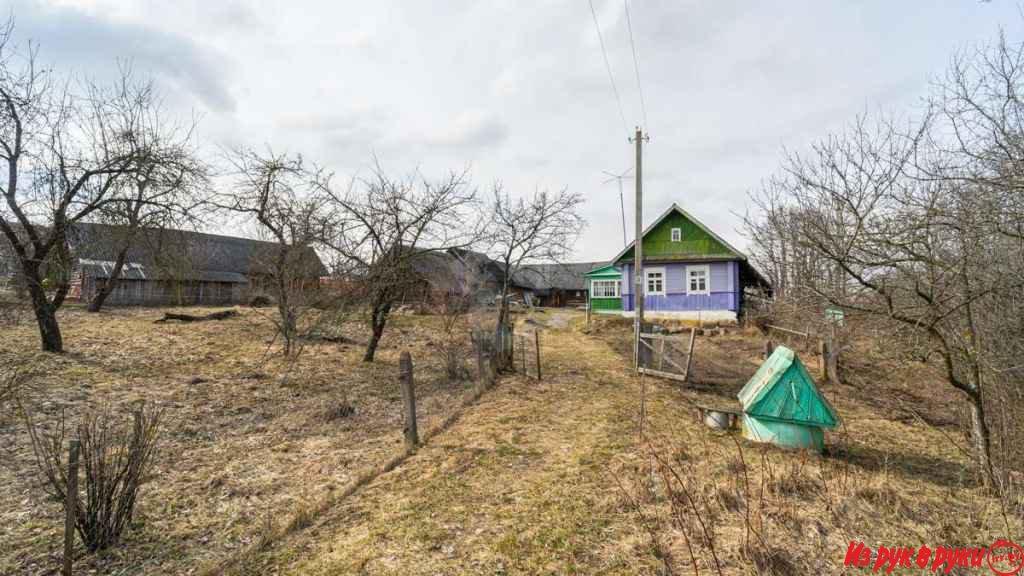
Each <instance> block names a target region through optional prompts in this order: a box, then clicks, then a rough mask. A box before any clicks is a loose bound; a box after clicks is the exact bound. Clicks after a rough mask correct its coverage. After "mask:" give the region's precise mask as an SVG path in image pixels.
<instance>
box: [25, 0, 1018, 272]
mask: <svg viewBox="0 0 1024 576" xmlns="http://www.w3.org/2000/svg"><path fill="white" fill-rule="evenodd" d="M12 6H13V7H12V10H13V13H14V15H15V18H16V26H17V36H18V37H19V38H20V39H21V40H26V39H31V40H33V41H37V42H38V43H39V44H40V45H41V57H42V59H43V60H44V61H46V62H49V63H51V64H53V65H55V66H56V67H58V68H59V69H61V70H63V71H71V72H75V73H79V74H87V75H91V76H98V77H103V76H106V75H109V74H110V73H111V71H112V70H114V69H116V68H115V67H116V62H117V59H118V58H129V59H131V60H132V61H133V62H134V67H135V69H136V71H138V72H142V73H146V74H149V75H152V76H153V77H154V78H156V80H157V81H158V83H159V84H160V85H161V87H162V88H163V89H164V91H165V93H166V94H167V99H168V102H169V106H170V107H171V108H173V109H174V110H175V111H177V112H178V113H180V114H182V115H184V116H188V115H190V114H192V113H195V114H198V115H199V116H200V117H201V119H202V120H201V125H200V128H201V136H202V138H203V140H204V141H205V142H207V143H208V145H209V146H210V148H211V150H212V149H215V146H217V145H230V144H243V143H244V144H249V145H255V146H262V145H264V144H269V145H271V146H272V147H273V148H274V149H275V150H276V151H288V152H301V153H302V154H304V155H305V156H307V157H308V158H310V159H314V160H316V161H317V162H319V163H321V164H324V165H326V166H329V167H330V168H332V169H334V170H336V171H337V172H339V173H340V174H342V175H346V176H348V175H352V174H354V173H357V172H359V171H360V170H365V169H366V166H367V164H368V162H369V160H370V159H371V156H372V155H373V154H376V155H377V156H378V157H379V158H380V160H381V161H382V163H383V164H384V166H385V168H387V169H388V170H390V171H394V172H396V173H401V172H406V171H409V170H411V169H413V168H415V167H419V168H420V169H421V171H423V172H424V173H425V174H427V175H431V174H437V175H440V174H443V173H444V172H446V171H447V170H449V169H458V168H462V167H464V166H469V167H470V168H471V173H472V176H473V180H474V182H476V184H478V185H479V186H480V187H481V188H482V189H486V188H488V187H489V186H490V184H491V183H492V182H493V181H495V180H501V181H503V182H504V184H505V187H506V189H509V190H511V191H512V192H513V194H515V193H530V192H532V191H533V190H534V189H536V188H538V187H540V188H550V189H558V188H562V187H568V188H569V189H571V190H575V191H579V192H581V193H583V194H584V195H585V196H586V198H587V204H586V208H585V216H586V218H587V220H588V221H589V227H588V229H587V230H586V231H585V232H584V234H583V236H582V238H581V240H580V242H579V244H578V246H577V251H576V258H577V259H578V260H607V259H609V258H611V257H612V256H614V255H615V253H616V252H618V251H619V249H620V248H621V247H622V223H621V215H620V211H619V199H618V188H617V186H616V184H615V183H614V182H611V183H604V180H605V179H606V178H607V177H606V176H605V175H604V174H602V171H603V170H608V171H613V172H621V171H623V170H625V169H627V168H630V167H631V166H632V164H633V148H632V145H631V144H629V142H627V140H626V138H627V134H626V133H625V131H626V130H625V129H624V127H623V123H622V119H621V118H620V115H619V111H618V107H617V105H616V101H615V97H614V95H613V93H612V89H611V85H610V82H609V79H608V74H607V72H606V70H605V67H604V61H603V60H602V56H601V50H600V45H599V43H598V37H597V33H596V31H595V26H594V22H593V19H592V17H591V12H590V7H589V5H588V2H587V0H549V1H537V2H530V1H527V0H484V1H479V2H470V1H465V0H451V1H441V0H435V1H420V0H416V1H413V0H406V1H402V2H400V1H387V0H374V1H366V0H359V1H345V0H326V1H307V0H288V1H287V2H284V1H277V2H255V1H253V2H232V1H228V0H174V1H173V2H172V1H165V0H150V1H140V2H130V1H115V0H52V1H49V2H46V1H37V0H14V2H13V5H12ZM594 6H595V8H596V10H597V17H598V22H599V23H600V27H601V30H602V34H603V35H604V40H605V43H606V45H607V48H608V53H609V58H610V61H611V68H612V71H613V73H614V78H615V81H616V83H617V84H618V87H619V91H620V93H621V96H622V102H623V106H624V114H625V117H626V122H627V123H628V125H629V127H630V129H631V128H632V126H633V125H634V124H638V123H641V122H642V118H641V110H640V100H639V96H638V92H637V82H636V76H635V72H634V69H633V60H632V55H631V52H630V45H629V35H628V30H627V28H626V15H625V12H624V9H623V3H622V2H621V1H620V0H607V1H606V0H594ZM630 15H631V17H632V25H633V33H634V37H635V40H636V48H637V51H638V56H639V63H640V79H641V81H642V87H643V91H644V96H645V98H646V103H647V116H648V120H649V126H647V128H648V130H649V132H650V137H651V141H650V143H649V144H648V145H647V147H646V149H645V150H646V155H645V161H644V169H645V179H644V190H645V202H644V210H645V214H646V215H647V216H648V218H647V220H648V221H649V220H650V219H652V218H654V217H655V216H657V215H658V214H660V213H661V212H662V211H664V210H665V208H667V207H668V206H669V205H670V204H671V203H672V202H678V203H679V204H680V205H682V206H683V207H684V208H685V209H687V210H688V211H689V212H691V213H692V214H694V215H695V216H697V217H698V218H700V219H701V220H702V221H703V222H704V223H705V224H707V225H708V226H710V227H711V228H712V229H714V230H715V231H717V232H718V233H719V234H721V235H722V236H724V237H725V238H726V239H727V240H729V241H730V242H732V243H733V244H734V245H737V246H738V247H740V248H742V247H744V246H745V244H746V243H745V241H744V240H743V238H742V236H741V235H740V233H739V232H738V227H739V218H738V217H737V216H736V213H742V212H744V211H745V209H746V195H747V192H748V191H750V190H751V189H753V188H756V187H757V186H758V183H759V182H760V180H761V179H763V178H764V177H766V176H768V175H769V174H771V173H772V172H773V171H775V170H776V169H777V167H778V164H779V159H780V157H781V154H782V151H783V149H784V148H788V149H791V150H801V149H803V148H805V147H806V146H807V145H808V144H809V143H810V142H812V141H813V140H815V139H817V138H820V137H822V136H823V135H825V134H827V133H828V132H829V131H830V130H836V129H839V128H841V127H842V126H843V124H845V123H847V122H849V121H850V120H851V119H852V118H853V117H854V116H856V115H857V114H858V113H863V112H874V111H878V110H884V111H888V112H907V113H909V112H912V111H913V109H914V108H915V107H916V106H918V105H919V101H920V98H921V97H922V96H924V95H925V94H926V93H927V91H928V85H929V82H930V81H931V80H932V78H934V77H935V76H936V75H937V74H940V73H941V72H942V71H943V69H944V68H945V67H946V65H947V63H948V62H949V59H950V57H951V56H952V55H953V54H954V53H955V52H956V51H958V50H964V49H968V48H970V47H971V46H975V45H977V44H979V43H984V42H987V41H989V40H991V39H992V38H994V37H995V35H996V34H997V32H998V29H999V27H1000V26H1002V27H1004V28H1005V29H1006V31H1007V33H1008V35H1009V37H1010V38H1011V39H1012V40H1015V41H1019V40H1020V39H1021V30H1022V26H1021V22H1022V19H1021V17H1020V12H1019V10H1018V6H1017V4H1014V3H1011V2H1001V1H999V0H995V1H993V2H987V3H979V2H977V1H970V0H963V1H959V0H945V1H942V2H934V1H924V0H922V1H919V2H910V1H907V2H902V1H901V2H894V1H892V0H880V1H875V2H839V1H835V2H826V1H823V0H809V1H801V2H798V1H786V2H755V1H743V2H740V1H729V0H703V1H682V0H632V1H631V3H630ZM625 186H626V193H627V196H626V219H627V223H628V224H627V225H628V226H629V227H630V229H631V228H632V224H631V222H632V218H633V211H632V208H631V206H632V205H633V195H632V187H633V182H632V180H629V181H627V182H625ZM225 232H229V231H225ZM630 237H632V234H630Z"/></svg>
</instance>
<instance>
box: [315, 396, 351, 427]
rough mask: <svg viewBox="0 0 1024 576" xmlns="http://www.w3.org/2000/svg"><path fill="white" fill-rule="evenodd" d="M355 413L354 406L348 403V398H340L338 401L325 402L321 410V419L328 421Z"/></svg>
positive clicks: (341, 418)
mask: <svg viewBox="0 0 1024 576" xmlns="http://www.w3.org/2000/svg"><path fill="white" fill-rule="evenodd" d="M355 413H356V408H355V406H353V405H351V404H349V403H348V400H342V401H340V402H335V403H330V404H327V405H326V406H325V407H324V410H323V419H324V422H327V423H330V422H334V421H335V420H343V419H345V418H348V417H349V416H352V415H354V414H355Z"/></svg>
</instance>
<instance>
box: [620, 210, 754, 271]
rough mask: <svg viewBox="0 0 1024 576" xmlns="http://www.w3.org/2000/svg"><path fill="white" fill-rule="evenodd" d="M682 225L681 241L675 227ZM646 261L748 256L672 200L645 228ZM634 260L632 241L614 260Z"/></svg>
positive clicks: (680, 227) (741, 257)
mask: <svg viewBox="0 0 1024 576" xmlns="http://www.w3.org/2000/svg"><path fill="white" fill-rule="evenodd" d="M673 228H679V230H680V232H681V234H680V240H679V242H673V241H672V229H673ZM643 242H644V261H645V262H646V261H648V260H686V261H692V260H719V259H730V260H736V259H740V260H745V259H746V257H745V256H743V254H741V253H739V252H738V251H737V250H735V249H734V248H732V247H731V246H729V245H728V244H727V243H726V242H725V241H724V240H722V239H721V238H720V237H719V236H718V235H717V234H715V233H714V232H712V231H711V230H709V229H708V228H707V227H705V226H704V225H703V224H701V223H700V222H698V221H697V219H696V218H694V217H692V216H690V215H689V214H687V213H686V212H684V211H683V209H682V208H680V207H679V206H678V205H676V204H673V205H672V207H671V208H669V210H668V211H667V212H666V213H665V214H664V215H662V216H661V218H659V219H658V220H657V221H655V223H654V224H653V225H651V227H649V228H648V229H647V230H646V231H644V240H643ZM632 261H633V245H632V244H630V246H629V247H628V248H626V250H624V251H623V252H622V253H621V254H619V256H618V257H617V258H615V260H614V261H613V262H614V263H615V264H619V263H622V262H632Z"/></svg>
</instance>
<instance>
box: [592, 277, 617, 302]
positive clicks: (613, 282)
mask: <svg viewBox="0 0 1024 576" xmlns="http://www.w3.org/2000/svg"><path fill="white" fill-rule="evenodd" d="M598 284H600V285H601V286H602V288H605V287H606V286H607V285H609V284H610V285H611V286H612V287H613V289H612V292H613V293H614V296H609V295H608V294H607V293H606V292H605V293H602V294H601V295H597V290H596V288H597V285H598ZM590 290H591V292H590V297H591V298H621V297H622V283H621V282H620V281H619V280H593V281H592V282H591V286H590Z"/></svg>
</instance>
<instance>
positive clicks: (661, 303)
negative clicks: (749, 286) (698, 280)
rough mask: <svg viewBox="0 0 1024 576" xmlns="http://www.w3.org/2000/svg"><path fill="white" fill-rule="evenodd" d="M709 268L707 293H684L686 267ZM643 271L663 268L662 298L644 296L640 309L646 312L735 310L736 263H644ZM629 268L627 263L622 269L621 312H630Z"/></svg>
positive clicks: (736, 304)
mask: <svg viewBox="0 0 1024 576" xmlns="http://www.w3.org/2000/svg"><path fill="white" fill-rule="evenodd" d="M702 265H706V266H708V267H709V272H710V275H711V278H710V283H711V284H710V286H709V290H710V292H711V293H710V294H687V293H686V292H687V288H688V286H687V282H686V268H687V266H702ZM645 268H664V269H665V292H666V294H665V295H664V296H662V295H655V296H650V295H648V296H646V297H645V299H644V307H645V309H647V310H652V311H656V310H665V311H688V310H731V311H734V312H738V311H739V288H738V286H739V282H738V280H739V263H737V262H709V263H707V264H697V263H689V264H686V263H678V262H672V263H667V264H648V265H647V266H645ZM632 274H633V268H632V266H630V265H629V264H626V265H624V266H623V267H622V278H623V281H622V287H623V290H622V309H623V310H626V311H630V310H633V302H634V298H633V294H632V292H633V277H632Z"/></svg>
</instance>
